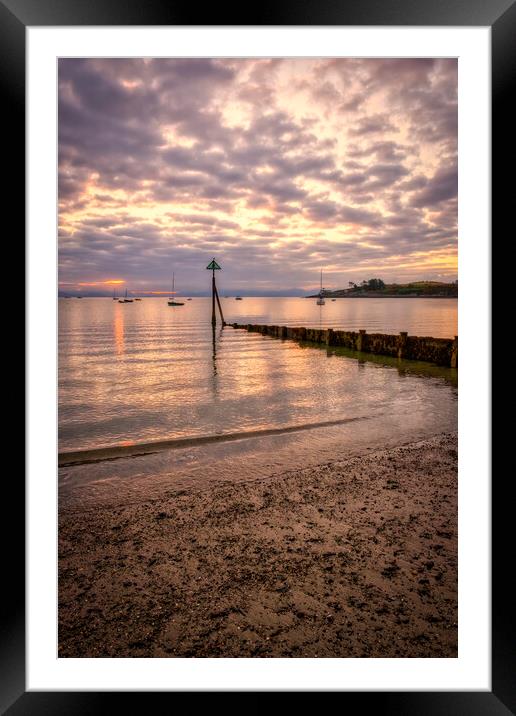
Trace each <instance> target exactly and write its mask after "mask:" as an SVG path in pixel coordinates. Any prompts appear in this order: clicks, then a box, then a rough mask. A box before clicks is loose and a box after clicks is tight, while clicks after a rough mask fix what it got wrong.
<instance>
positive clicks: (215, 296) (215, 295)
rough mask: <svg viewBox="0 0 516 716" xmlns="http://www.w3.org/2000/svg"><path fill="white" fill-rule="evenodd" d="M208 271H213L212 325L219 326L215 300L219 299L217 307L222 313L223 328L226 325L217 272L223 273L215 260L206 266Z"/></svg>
mask: <svg viewBox="0 0 516 716" xmlns="http://www.w3.org/2000/svg"><path fill="white" fill-rule="evenodd" d="M206 268H207V270H208V271H211V275H212V278H211V325H212V326H215V325H216V324H217V319H216V317H215V299H217V306H218V307H219V311H220V320H221V321H222V328H224V326H225V325H226V324H225V322H224V316H223V314H222V307H221V305H220V301H219V294H218V293H217V286H216V284H215V271H221V270H222V269H221V267H220V266H219V265H218V263H217V262H216V261H215V259H213V260H212V261H210V263H209V264H208V265H207V266H206Z"/></svg>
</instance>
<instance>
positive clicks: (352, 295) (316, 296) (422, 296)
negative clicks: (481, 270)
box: [284, 293, 458, 300]
mask: <svg viewBox="0 0 516 716" xmlns="http://www.w3.org/2000/svg"><path fill="white" fill-rule="evenodd" d="M284 298H286V296H285V297H284ZM305 298H319V294H318V293H316V294H313V295H312V296H305ZM323 298H329V299H331V300H333V299H335V300H336V299H337V298H454V299H455V300H457V299H458V296H432V295H431V294H428V295H424V294H419V295H416V294H414V295H409V296H404V295H403V294H399V295H398V296H396V295H393V294H385V295H382V296H379V295H378V294H376V295H374V296H372V295H368V294H366V293H364V294H360V295H359V294H350V295H349V296H331V295H330V296H327V295H326V294H324V295H323Z"/></svg>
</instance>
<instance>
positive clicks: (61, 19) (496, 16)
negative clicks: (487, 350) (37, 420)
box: [0, 0, 516, 716]
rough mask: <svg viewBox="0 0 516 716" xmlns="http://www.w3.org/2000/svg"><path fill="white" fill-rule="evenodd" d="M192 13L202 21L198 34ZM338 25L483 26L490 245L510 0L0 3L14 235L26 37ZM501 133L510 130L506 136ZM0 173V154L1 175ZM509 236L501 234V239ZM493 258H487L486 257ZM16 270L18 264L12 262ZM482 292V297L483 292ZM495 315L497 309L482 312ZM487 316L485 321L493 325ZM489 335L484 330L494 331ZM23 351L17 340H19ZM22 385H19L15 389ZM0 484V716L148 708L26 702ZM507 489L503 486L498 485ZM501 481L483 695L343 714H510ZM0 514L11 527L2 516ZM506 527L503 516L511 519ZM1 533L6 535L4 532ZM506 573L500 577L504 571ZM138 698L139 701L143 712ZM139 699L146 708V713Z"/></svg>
mask: <svg viewBox="0 0 516 716" xmlns="http://www.w3.org/2000/svg"><path fill="white" fill-rule="evenodd" d="M199 12H200V13H201V15H202V17H203V22H202V23H199V22H198V19H199ZM199 24H202V25H284V26H287V25H340V26H343V25H349V26H353V25H354V26H357V25H361V26H373V25H374V26H389V25H390V26H403V25H404V26H424V25H430V26H484V27H490V28H491V38H492V157H493V160H492V167H493V193H492V216H493V224H492V225H493V235H494V232H495V231H497V230H498V233H499V234H501V227H502V225H503V226H504V227H505V226H507V227H510V226H511V224H510V223H509V217H508V212H509V210H510V208H511V207H512V204H513V203H514V202H513V200H512V201H511V199H512V197H510V196H509V192H511V193H512V191H511V188H512V184H513V182H512V181H510V180H506V179H505V177H506V176H507V177H511V176H512V171H511V170H512V161H511V160H512V158H514V157H515V156H516V152H515V151H514V148H515V142H514V138H513V126H512V125H513V124H514V120H513V113H512V112H510V111H509V107H510V106H511V105H510V97H509V92H510V90H511V89H512V87H511V79H514V77H515V76H516V62H515V56H516V41H515V38H516V2H515V0H489V1H488V2H486V0H446V2H443V0H436V1H435V2H430V1H429V0H355V1H354V2H349V1H348V2H346V0H341V2H335V0H333V1H332V0H297V1H296V2H293V0H275V2H270V1H268V0H263V1H262V2H260V3H258V4H256V6H254V7H253V8H250V9H249V11H248V13H247V14H245V13H237V12H236V11H235V8H234V7H230V6H229V5H227V6H225V7H221V5H220V4H213V5H211V6H210V5H208V6H203V8H202V10H201V11H200V10H199V8H198V7H196V6H194V5H193V4H192V3H186V2H184V1H182V0H181V1H179V2H175V1H173V0H169V2H166V1H165V0H145V2H144V1H143V0H0V84H1V96H2V99H3V101H2V107H3V112H2V114H3V119H4V121H5V122H6V125H7V126H6V129H5V130H4V141H7V142H8V144H9V145H10V146H12V147H13V148H14V150H15V153H14V158H13V161H12V162H10V163H9V165H8V169H9V184H8V187H7V189H6V191H7V197H6V201H5V206H6V207H9V213H10V214H11V216H15V217H16V225H17V236H19V235H20V233H21V225H22V223H23V221H24V219H23V217H25V161H24V157H25V154H24V152H25V150H24V149H22V148H24V146H25V37H26V28H27V27H28V26H63V25H70V26H72V25H93V26H96V25H141V26H152V25H180V26H185V25H199ZM509 123H511V127H509ZM6 167H7V165H6V163H5V155H4V168H6ZM512 233H513V232H512V231H511V234H512ZM493 258H495V256H493ZM22 260H23V258H22ZM484 290H487V291H488V292H489V290H490V289H489V287H488V288H487V289H486V287H484ZM493 305H494V306H496V304H493ZM495 314H496V311H493V318H494V316H495ZM493 330H495V326H494V324H493ZM21 344H23V339H21ZM22 384H23V383H22ZM502 443H503V435H501V433H500V432H498V433H497V434H496V437H495V436H493V441H492V451H493V454H495V451H496V449H497V448H498V447H501V445H502ZM9 472H10V475H9V479H7V476H6V479H5V480H4V490H5V492H6V493H7V494H6V495H5V504H4V520H3V521H2V522H3V524H2V526H3V528H4V530H5V533H4V534H3V542H2V544H3V545H4V550H5V553H4V555H3V557H4V559H3V562H4V564H3V570H2V571H3V574H4V576H5V577H6V579H5V581H4V584H3V588H2V593H3V594H2V596H3V598H4V609H3V610H2V612H0V629H1V631H0V712H1V713H5V712H7V713H9V715H10V716H18V715H21V714H31V715H33V714H39V713H42V714H61V713H62V714H65V713H66V714H93V713H104V712H106V711H107V710H108V709H111V708H113V706H115V697H116V706H117V707H118V706H120V705H121V704H120V703H119V701H120V699H121V698H124V699H127V698H129V699H130V703H129V708H130V711H131V712H133V711H136V710H138V711H140V710H142V709H145V710H146V711H149V709H151V708H154V707H155V706H154V704H156V706H157V702H156V699H158V698H160V699H161V700H163V699H165V700H168V703H169V705H168V707H167V706H165V708H172V703H173V702H172V699H173V698H177V696H176V695H174V694H171V693H166V692H165V693H156V692H138V693H124V692H114V693H112V692H103V693H99V692H81V693H78V692H51V691H41V692H27V691H26V685H25V567H24V564H25V533H24V521H25V499H24V498H25V495H24V490H25V487H24V482H23V479H22V476H21V474H20V473H21V470H19V469H18V470H16V469H15V465H13V467H12V468H10V469H9ZM507 477H508V478H510V477H511V476H510V475H507ZM510 481H511V480H510V479H507V480H504V474H503V473H502V474H501V476H500V475H498V476H497V478H496V480H495V479H493V481H492V507H493V513H492V653H491V658H492V662H491V665H492V690H491V691H490V692H486V691H452V692H411V691H408V692H342V693H341V694H340V697H341V698H343V705H344V706H345V707H348V708H349V709H352V708H356V707H357V706H358V707H362V708H364V707H369V708H374V709H377V710H378V712H380V713H385V714H391V713H392V714H398V715H402V714H410V715H411V716H412V715H415V714H418V715H419V716H425V715H426V714H443V715H444V714H450V715H452V714H453V715H454V716H459V715H461V714H464V715H466V714H468V716H473V715H475V714H493V715H495V716H497V715H498V714H500V716H502V714H508V713H516V658H515V654H516V639H515V623H514V616H513V614H514V606H513V601H514V597H513V594H512V592H511V590H510V589H509V580H508V576H507V570H509V572H510V571H511V566H510V563H511V561H512V560H511V559H510V558H509V557H504V555H505V554H506V550H507V545H511V544H514V539H513V528H512V523H513V520H512V519H511V518H510V517H509V509H511V506H512V503H511V501H510V500H509V499H508V489H509V483H510ZM7 512H9V514H10V519H9V520H7V519H6V517H5V514H6V513H7ZM511 517H512V515H511ZM8 525H9V526H8ZM507 565H508V566H507ZM143 699H145V702H144V701H143ZM149 700H150V703H149Z"/></svg>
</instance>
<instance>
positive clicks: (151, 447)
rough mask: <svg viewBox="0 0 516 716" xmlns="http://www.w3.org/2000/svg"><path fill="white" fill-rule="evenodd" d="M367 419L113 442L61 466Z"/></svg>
mask: <svg viewBox="0 0 516 716" xmlns="http://www.w3.org/2000/svg"><path fill="white" fill-rule="evenodd" d="M368 419H369V417H368V416H367V415H363V416H358V417H353V418H340V419H337V420H326V421H319V422H316V423H304V424H302V425H289V426H287V427H283V428H263V429H261V430H244V431H242V432H235V433H222V434H217V435H200V436H193V437H186V438H170V439H166V440H154V441H150V442H142V443H134V444H131V445H111V446H106V447H100V448H92V449H85V450H69V451H63V452H60V453H58V467H69V466H71V465H85V464H87V463H94V462H101V461H104V460H116V459H118V458H124V457H132V456H143V455H150V454H154V453H156V452H160V451H163V450H174V449H180V448H184V447H195V446H197V445H206V444H208V443H220V442H229V441H233V440H243V439H248V438H253V437H257V438H258V437H268V436H270V435H283V434H288V433H294V432H300V431H302V430H313V429H315V428H326V427H333V426H336V425H346V424H348V423H354V422H358V421H360V420H368Z"/></svg>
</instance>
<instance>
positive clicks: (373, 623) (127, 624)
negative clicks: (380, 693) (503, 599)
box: [58, 433, 457, 658]
mask: <svg viewBox="0 0 516 716" xmlns="http://www.w3.org/2000/svg"><path fill="white" fill-rule="evenodd" d="M58 654H59V656H60V657H161V658H163V657H301V658H302V657H316V656H317V657H330V658H335V657H336V658H343V657H387V658H388V657H456V656H457V437H456V435H455V434H450V433H447V434H443V435H440V436H437V437H434V438H431V439H429V440H424V441H419V442H416V443H411V444H408V445H403V446H399V447H396V448H389V449H383V450H378V451H375V452H373V453H368V454H367V455H363V456H354V457H352V458H349V457H346V455H345V454H343V455H338V454H336V456H335V460H334V461H332V462H329V463H327V464H324V465H320V466H318V467H317V468H309V469H305V470H301V471H295V472H285V473H282V474H281V475H279V476H278V475H275V476H273V477H271V478H267V479H263V478H261V479H256V480H247V481H245V482H239V481H238V480H235V481H230V480H224V481H220V482H216V483H208V484H206V485H204V486H203V487H195V486H194V487H191V488H190V487H188V488H187V489H174V488H172V487H170V486H169V487H168V488H164V489H163V493H162V495H160V496H159V498H156V497H155V495H154V494H153V497H152V499H148V500H146V501H145V500H141V499H139V500H130V499H128V498H127V496H125V497H124V496H120V498H119V499H118V500H117V499H115V498H113V497H110V499H109V500H108V501H99V502H98V504H92V503H91V502H89V503H86V504H82V505H81V504H80V503H77V504H76V505H73V503H71V504H70V503H67V504H66V505H65V506H62V507H61V509H60V515H59V651H58Z"/></svg>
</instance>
